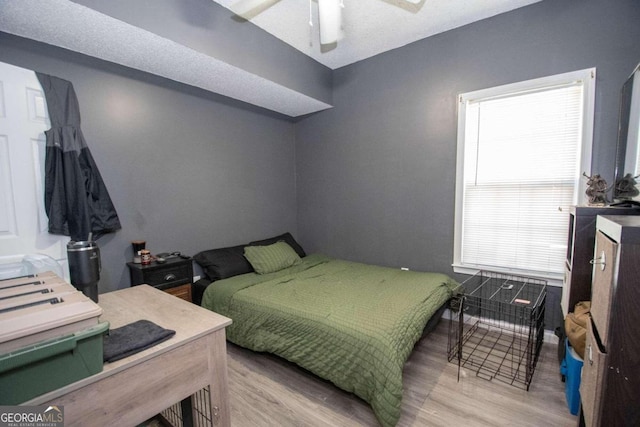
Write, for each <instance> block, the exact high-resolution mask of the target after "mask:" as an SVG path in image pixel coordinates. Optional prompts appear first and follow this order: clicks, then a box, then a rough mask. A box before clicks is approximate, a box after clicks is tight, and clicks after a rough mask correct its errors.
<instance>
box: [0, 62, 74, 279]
mask: <svg viewBox="0 0 640 427" xmlns="http://www.w3.org/2000/svg"><path fill="white" fill-rule="evenodd" d="M49 128H50V123H49V114H48V111H47V105H46V101H45V97H44V92H43V91H42V87H41V86H40V82H39V81H38V78H37V77H36V74H35V72H34V71H32V70H27V69H24V68H20V67H15V66H13V65H9V64H5V63H3V62H0V264H2V265H5V266H6V264H7V263H13V262H17V261H21V260H22V259H23V257H24V256H25V255H32V254H43V255H47V256H49V257H51V258H53V259H55V260H56V261H58V262H59V263H60V264H61V265H62V273H63V274H64V275H65V276H67V275H68V267H67V262H66V261H67V260H66V257H67V251H66V244H67V242H68V241H69V238H68V237H65V236H58V235H52V234H49V233H48V232H47V226H48V218H47V215H46V213H45V210H44V156H45V135H44V131H45V130H47V129H49ZM45 259H46V257H45ZM2 265H0V268H1V267H2ZM0 278H2V277H0ZM67 278H68V277H67Z"/></svg>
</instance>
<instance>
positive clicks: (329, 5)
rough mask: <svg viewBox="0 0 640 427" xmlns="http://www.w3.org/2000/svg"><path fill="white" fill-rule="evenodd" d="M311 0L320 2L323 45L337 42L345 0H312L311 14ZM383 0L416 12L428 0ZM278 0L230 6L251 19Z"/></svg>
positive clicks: (245, 1) (244, 0) (242, 0)
mask: <svg viewBox="0 0 640 427" xmlns="http://www.w3.org/2000/svg"><path fill="white" fill-rule="evenodd" d="M311 1H317V3H318V23H319V26H320V43H321V44H323V45H327V44H333V43H336V42H337V41H338V40H339V39H340V38H341V31H340V28H341V26H342V9H343V8H344V0H310V2H309V15H311ZM356 1H357V0H356ZM381 1H384V2H386V3H389V4H392V5H394V6H398V7H400V8H403V9H406V10H408V11H410V12H413V13H416V12H418V11H419V10H420V9H421V8H422V5H423V4H424V2H425V1H426V0H381ZM278 2H280V0H238V1H236V2H235V3H233V4H232V5H231V6H230V9H231V11H232V12H233V13H235V14H236V15H238V16H239V17H241V18H243V19H246V20H247V21H249V20H251V19H252V18H254V17H255V16H257V15H259V14H260V13H262V12H263V11H265V10H267V9H268V8H270V7H271V6H273V5H274V4H276V3H278ZM309 25H313V24H312V21H311V16H309Z"/></svg>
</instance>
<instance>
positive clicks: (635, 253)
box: [580, 216, 640, 427]
mask: <svg viewBox="0 0 640 427" xmlns="http://www.w3.org/2000/svg"><path fill="white" fill-rule="evenodd" d="M596 229H597V233H596V247H595V252H594V253H595V257H594V260H593V286H592V299H591V322H589V324H588V330H587V342H586V347H585V360H584V366H583V370H582V379H581V383H580V396H581V401H582V408H581V419H580V423H581V425H586V426H620V427H623V426H639V425H640V405H639V404H638V403H639V402H640V308H639V303H640V217H638V216H598V218H597V220H596Z"/></svg>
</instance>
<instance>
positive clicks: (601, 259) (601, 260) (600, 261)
mask: <svg viewBox="0 0 640 427" xmlns="http://www.w3.org/2000/svg"><path fill="white" fill-rule="evenodd" d="M606 261H607V259H606V256H605V254H604V251H602V253H601V254H600V257H599V258H596V259H592V260H591V261H589V264H591V265H596V264H597V265H599V266H600V270H602V271H604V268H605V266H606V265H607V263H606Z"/></svg>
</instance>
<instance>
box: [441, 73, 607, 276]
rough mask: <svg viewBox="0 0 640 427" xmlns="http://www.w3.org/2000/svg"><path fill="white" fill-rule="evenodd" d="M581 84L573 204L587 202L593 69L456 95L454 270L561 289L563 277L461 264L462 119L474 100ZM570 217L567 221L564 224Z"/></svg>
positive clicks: (561, 207) (590, 148) (593, 85)
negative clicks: (529, 279)
mask: <svg viewBox="0 0 640 427" xmlns="http://www.w3.org/2000/svg"><path fill="white" fill-rule="evenodd" d="M575 81H582V82H583V84H584V86H583V87H584V98H583V111H584V117H585V119H584V120H583V127H582V152H581V156H580V161H579V162H578V164H579V165H580V171H576V190H577V191H576V192H575V194H574V203H575V204H582V203H585V202H586V195H585V192H584V191H582V189H586V182H587V178H585V177H584V176H583V175H582V172H584V173H586V174H587V175H591V152H592V146H593V124H594V117H595V90H596V84H595V83H596V69H595V68H587V69H584V70H578V71H572V72H568V73H563V74H556V75H553V76H548V77H541V78H537V79H533V80H527V81H523V82H517V83H511V84H506V85H502V86H497V87H493V88H487V89H481V90H477V91H473V92H467V93H463V94H460V95H459V96H458V147H457V149H458V151H457V156H456V197H455V227H454V248H453V264H452V266H453V271H454V272H456V273H462V274H470V275H473V274H476V273H477V272H478V271H480V270H483V269H486V270H491V271H497V272H502V273H511V274H520V275H527V276H533V277H537V278H543V279H546V280H548V283H549V284H550V285H552V286H562V274H561V273H559V274H553V273H540V272H536V271H528V270H517V269H509V268H504V269H499V268H496V267H486V266H482V265H472V264H468V263H466V264H463V263H462V262H461V254H462V236H461V233H462V205H463V197H464V177H463V175H464V144H465V118H466V108H467V103H468V102H470V101H473V100H477V99H484V98H490V97H499V96H503V95H505V94H509V93H516V92H524V91H529V90H536V89H540V88H544V87H549V86H554V85H562V84H566V83H569V82H575ZM558 208H559V209H566V208H568V206H559V207H558ZM568 221H569V218H567V223H568Z"/></svg>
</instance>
